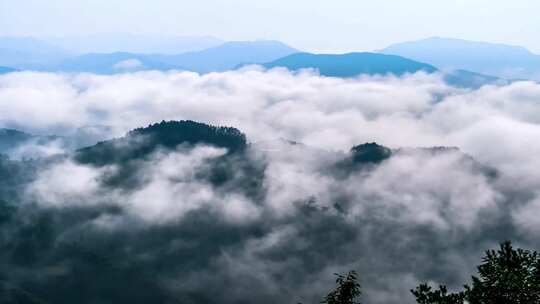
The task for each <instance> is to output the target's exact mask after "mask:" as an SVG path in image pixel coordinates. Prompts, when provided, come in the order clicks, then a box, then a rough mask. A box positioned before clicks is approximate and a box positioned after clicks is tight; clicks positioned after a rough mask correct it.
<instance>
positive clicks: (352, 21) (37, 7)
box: [0, 0, 540, 53]
mask: <svg viewBox="0 0 540 304" xmlns="http://www.w3.org/2000/svg"><path fill="white" fill-rule="evenodd" d="M538 12H540V1H538V0H513V1H507V0H504V1H502V0H445V1H433V0H407V1H403V0H377V1H367V0H323V1H320V0H288V1H286V0H274V1H269V0H256V1H254V0H227V1H224V0H197V1H182V0H91V1H90V0H86V1H82V0H78V1H77V0H0V35H16V36H19V35H26V36H29V35H30V36H51V35H54V36H65V35H84V34H94V33H145V34H160V35H170V34H173V35H212V36H216V37H219V38H222V39H226V40H249V39H278V40H282V41H284V42H286V43H289V44H291V45H293V46H295V47H298V48H302V49H306V50H352V49H356V50H371V49H376V48H381V47H384V46H386V45H387V44H389V43H392V42H399V41H404V40H414V39H419V38H425V37H430V36H445V37H456V38H464V39H473V40H483V41H492V42H504V43H510V44H517V45H523V46H526V47H528V48H529V49H531V50H533V51H535V52H537V53H540V39H538V30H539V29H540V18H538Z"/></svg>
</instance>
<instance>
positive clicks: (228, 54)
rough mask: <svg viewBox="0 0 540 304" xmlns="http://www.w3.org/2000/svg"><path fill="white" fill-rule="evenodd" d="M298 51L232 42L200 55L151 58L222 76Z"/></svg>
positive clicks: (262, 43) (272, 43) (270, 44)
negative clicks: (238, 68)
mask: <svg viewBox="0 0 540 304" xmlns="http://www.w3.org/2000/svg"><path fill="white" fill-rule="evenodd" d="M298 52H299V51H298V50H296V49H294V48H292V47H290V46H288V45H286V44H284V43H282V42H279V41H249V42H246V41H235V42H227V43H224V44H222V45H220V46H217V47H214V48H210V49H206V50H203V51H199V52H190V53H185V54H180V55H174V56H155V57H153V58H155V59H157V60H159V61H161V62H165V63H168V64H172V65H176V66H183V67H185V68H186V69H188V70H190V71H195V72H199V73H208V72H222V71H226V70H231V69H234V68H235V67H237V66H238V65H241V64H246V63H259V64H260V63H265V62H269V61H273V60H276V59H278V58H281V57H285V56H288V55H291V54H294V53H298Z"/></svg>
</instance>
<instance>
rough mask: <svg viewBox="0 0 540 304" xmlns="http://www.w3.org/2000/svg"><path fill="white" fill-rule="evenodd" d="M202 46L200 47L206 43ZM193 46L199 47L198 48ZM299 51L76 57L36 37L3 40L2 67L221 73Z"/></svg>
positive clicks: (235, 45)
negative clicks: (245, 64) (246, 64)
mask: <svg viewBox="0 0 540 304" xmlns="http://www.w3.org/2000/svg"><path fill="white" fill-rule="evenodd" d="M197 41H198V40H197ZM199 42H200V41H199ZM207 42H208V43H206V45H214V44H215V43H216V42H217V40H212V39H210V40H208V41H207ZM186 43H187V42H186ZM201 43H202V42H200V43H199V44H197V45H198V46H202V44H204V43H202V44H201ZM113 45H114V44H113ZM128 46H129V44H128ZM191 46H192V48H196V45H191ZM128 48H129V47H128ZM186 48H187V46H186ZM132 49H136V48H132ZM297 52H298V50H296V49H294V48H292V47H289V46H287V45H285V44H284V43H281V42H279V41H233V42H226V43H221V44H219V45H217V46H213V47H209V48H206V49H203V50H198V51H191V52H185V53H180V54H166V53H159V54H152V53H134V52H111V53H87V54H82V55H77V54H74V53H70V52H67V51H64V50H63V49H61V48H58V47H54V46H51V45H49V44H48V43H45V42H43V41H41V40H38V39H34V38H0V65H2V66H4V65H5V66H6V67H8V66H9V67H12V68H15V69H20V70H37V71H48V72H87V73H97V74H114V73H122V72H132V71H141V70H159V71H167V70H187V71H193V72H197V73H209V72H222V71H227V70H231V69H234V68H235V67H237V66H239V65H241V64H244V63H264V62H269V61H272V60H276V59H278V58H281V57H284V56H287V55H290V54H293V53H297ZM6 71H11V70H7V69H6Z"/></svg>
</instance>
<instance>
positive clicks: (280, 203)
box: [0, 67, 540, 303]
mask: <svg viewBox="0 0 540 304" xmlns="http://www.w3.org/2000/svg"><path fill="white" fill-rule="evenodd" d="M0 109H2V111H0V127H9V128H17V129H21V130H24V131H27V132H30V133H35V134H53V133H54V134H58V135H70V134H71V133H72V132H73V131H74V130H76V129H77V128H81V127H86V126H106V127H105V128H102V129H99V130H102V132H103V134H100V137H101V138H103V139H106V138H113V137H119V136H123V134H124V133H125V132H126V131H128V130H130V129H133V128H135V127H141V126H146V125H148V124H150V123H154V122H159V121H162V120H182V119H190V120H195V121H199V122H204V123H209V124H215V125H224V126H232V127H236V128H238V129H240V130H241V131H243V132H245V133H246V135H247V138H248V140H249V142H250V143H251V144H250V146H249V148H248V151H247V152H246V155H245V157H246V158H247V159H248V160H249V162H250V163H254V164H256V167H257V168H260V170H259V171H258V172H259V173H260V175H257V176H253V177H252V178H253V179H256V180H257V181H258V182H259V184H258V186H257V191H255V192H254V193H253V192H249V191H248V192H246V191H245V188H246V187H247V186H246V185H245V184H243V183H245V181H246V178H247V179H249V178H251V177H250V176H247V177H246V176H242V174H245V172H244V171H242V170H239V172H237V173H236V174H235V175H234V176H233V178H232V179H231V180H230V181H229V182H228V183H227V184H226V185H221V186H219V187H217V186H215V185H213V184H212V183H210V182H208V181H207V180H205V179H201V178H200V175H201V172H203V173H202V175H204V172H210V167H211V166H212V161H213V160H218V159H220V157H223V156H224V155H225V154H226V151H225V150H223V149H218V148H215V147H209V146H197V147H194V148H186V147H179V148H178V149H177V150H176V151H173V152H166V151H158V152H156V153H154V154H153V155H152V157H151V158H150V159H146V160H141V161H140V163H138V164H137V166H138V169H137V174H138V175H139V176H140V180H141V181H140V182H138V183H137V184H136V186H134V187H133V188H128V189H126V188H122V187H118V188H114V187H110V186H106V185H104V184H103V183H102V181H103V180H104V179H106V178H107V176H110V175H111V174H113V173H114V172H115V170H118V168H116V167H115V166H105V167H94V166H90V165H83V164H80V163H77V162H76V161H75V160H74V159H72V158H71V157H69V156H67V157H60V158H57V159H55V160H54V161H51V162H50V163H48V164H46V165H44V166H43V167H42V168H41V169H40V170H38V171H37V172H36V174H35V177H34V178H33V179H32V180H31V181H30V182H29V183H28V184H26V185H24V188H23V189H22V190H21V191H22V192H24V195H23V201H22V202H21V203H20V204H21V205H22V206H23V207H21V210H20V211H19V215H18V219H17V220H12V221H11V222H10V224H9V225H8V226H7V227H8V228H4V229H8V230H9V231H10V233H4V234H2V235H1V236H2V237H1V238H0V240H1V241H2V242H0V244H14V243H17V242H18V241H17V237H19V236H20V234H19V233H18V232H17V231H18V229H19V228H18V227H27V226H29V227H33V226H32V225H34V224H35V223H34V222H32V221H33V219H34V218H35V217H38V218H41V217H43V216H44V215H43V214H46V217H47V218H48V219H49V220H50V221H51V222H50V223H49V222H48V223H49V224H50V225H51V227H52V228H51V230H52V231H53V232H51V233H50V235H48V241H47V243H46V244H41V243H40V244H41V245H40V246H41V247H40V246H37V245H36V246H37V247H32V248H33V250H37V252H39V255H38V256H37V257H35V258H34V259H35V261H33V262H32V263H30V264H28V263H26V264H25V263H19V264H18V263H16V262H13V260H12V259H13V256H12V254H14V253H11V251H10V252H9V253H4V254H0V258H1V259H3V260H4V261H7V262H6V263H0V265H3V266H0V270H2V271H5V273H8V272H9V273H11V275H7V276H4V277H5V278H7V279H6V280H9V281H10V282H28V281H32V280H33V279H32V277H33V276H35V275H36V271H38V272H39V273H40V275H39V276H38V277H40V278H43V281H40V282H39V284H41V285H39V284H38V283H35V282H34V284H37V285H39V286H47V287H49V288H54V287H55V286H56V287H58V286H64V287H65V286H66V285H62V284H66V283H62V282H63V281H62V280H65V278H68V277H69V276H70V275H72V274H73V273H74V270H73V269H74V265H76V264H77V263H82V262H80V260H78V259H75V258H73V257H72V256H70V255H69V254H67V253H65V252H64V251H62V250H63V249H62V248H64V247H63V246H65V244H73V243H77V244H79V245H78V246H79V247H81V248H84V249H85V250H88V251H91V252H93V253H95V254H96V255H98V256H100V257H103V258H104V259H109V260H110V261H114V263H117V264H115V265H120V266H111V269H113V268H114V267H117V268H114V269H117V270H115V271H118V272H119V273H120V272H122V271H127V270H126V269H131V268H137V269H139V270H137V271H140V272H141V273H145V274H144V276H147V277H151V278H152V279H151V281H152V282H153V284H156V286H154V287H148V288H149V290H152V288H154V289H155V290H157V291H156V293H159V292H163V293H166V294H167V297H169V296H170V297H172V298H174V299H178V300H179V301H183V302H184V303H190V302H192V303H278V302H279V303H288V302H290V303H297V302H299V301H301V302H303V303H316V302H318V301H319V300H320V298H321V297H322V296H323V295H324V293H325V292H326V291H327V290H329V289H330V288H332V284H333V277H332V273H334V272H345V271H348V270H351V269H356V270H357V271H358V272H359V274H360V278H361V283H362V285H363V287H364V291H365V295H364V299H365V301H364V302H366V303H412V302H413V298H412V296H410V295H409V291H408V290H409V289H411V288H414V287H415V286H416V285H417V284H418V283H420V282H424V281H428V282H433V283H436V284H439V283H441V284H449V285H450V287H451V288H459V287H460V286H461V284H463V283H466V282H467V280H468V278H469V276H470V275H471V274H473V273H474V266H475V265H477V264H478V263H479V262H480V257H481V255H482V253H483V251H484V250H486V249H489V248H492V247H494V246H497V243H499V242H501V241H504V240H507V239H510V240H512V241H514V242H515V243H516V244H517V245H520V246H523V247H527V248H531V249H538V248H539V247H540V237H538V235H540V234H539V232H540V220H539V219H540V217H539V215H540V196H539V191H538V189H540V171H539V170H538V168H540V141H538V140H536V139H537V138H540V85H539V84H537V83H534V82H525V81H524V82H515V83H512V84H510V85H506V86H485V87H482V88H480V89H478V90H468V89H460V88H454V87H451V86H448V85H447V84H445V82H444V81H443V80H442V79H441V77H440V76H439V75H428V74H424V73H417V74H413V75H406V76H403V77H393V76H373V77H367V76H366V77H358V78H354V79H337V78H328V77H321V76H319V75H317V74H316V73H313V72H312V71H303V72H300V73H291V72H289V71H287V70H282V69H274V70H270V71H265V70H261V69H258V68H253V67H251V68H248V69H243V70H239V71H233V72H225V73H210V74H205V75H199V74H195V73H189V72H170V73H161V72H140V73H129V74H119V75H112V76H97V75H91V74H48V73H31V72H21V73H11V74H6V75H2V76H0ZM289 141H294V142H297V143H301V144H294V145H293V144H291V143H290V142H289ZM365 142H377V143H379V144H382V145H385V146H387V147H390V148H392V149H395V151H396V152H395V154H394V156H392V157H391V158H390V159H388V160H385V161H384V162H382V163H381V164H378V165H370V166H367V167H365V168H362V169H358V170H355V171H354V172H348V173H343V172H339V169H336V166H335V164H336V163H339V162H340V161H342V160H343V159H346V158H347V157H348V153H349V149H350V148H351V147H352V146H354V145H357V144H362V143H365ZM431 146H452V147H457V148H459V150H456V149H448V150H444V151H443V152H440V153H433V152H432V151H429V150H416V149H408V148H413V147H431ZM400 148H405V149H400ZM46 151H51V152H50V154H51V155H52V154H54V155H58V154H60V153H69V151H62V150H61V149H48V150H47V149H46ZM234 161H236V160H232V162H233V163H234ZM239 162H240V161H239ZM28 210H31V211H28ZM36 210H37V211H36ZM41 212H43V213H41ZM36 214H37V215H36ZM6 225H7V224H6ZM8 230H6V231H8ZM81 235H84V238H83V237H81ZM21 242H22V241H21ZM63 244H64V245H63ZM36 248H37V249H36ZM104 248H107V249H104ZM28 265H32V267H29V266H28ZM126 265H127V266H126ZM130 265H131V266H130ZM132 265H137V266H132ZM130 267H131V268H130ZM95 271H96V273H97V274H96V273H93V272H92V271H89V272H85V273H84V275H85V276H87V277H88V282H94V283H95V284H96V285H99V284H100V283H99V282H96V281H97V280H99V274H103V273H104V272H105V270H104V272H100V270H95ZM107 271H111V270H110V269H109V270H107ZM141 276H143V275H141ZM5 278H4V279H5ZM51 278H53V279H51ZM0 279H2V276H0ZM45 281H47V283H44V282H45ZM106 283H107V284H112V285H113V286H115V285H114V284H117V283H114V282H113V283H111V282H107V281H106ZM47 284H50V285H47ZM55 284H56V285H55ZM51 286H52V287H51ZM118 286H119V287H121V285H118ZM58 288H60V287H58ZM158 291H159V292H158ZM90 298H91V297H90Z"/></svg>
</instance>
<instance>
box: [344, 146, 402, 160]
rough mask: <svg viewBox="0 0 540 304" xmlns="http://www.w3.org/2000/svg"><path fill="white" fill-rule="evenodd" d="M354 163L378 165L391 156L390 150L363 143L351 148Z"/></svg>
mask: <svg viewBox="0 0 540 304" xmlns="http://www.w3.org/2000/svg"><path fill="white" fill-rule="evenodd" d="M351 153H352V157H353V162H354V163H362V164H363V163H374V164H378V163H380V162H382V161H383V160H385V159H387V158H389V157H390V156H392V150H390V149H389V148H387V147H384V146H381V145H378V144H376V143H365V144H362V145H357V146H354V147H352V148H351Z"/></svg>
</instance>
